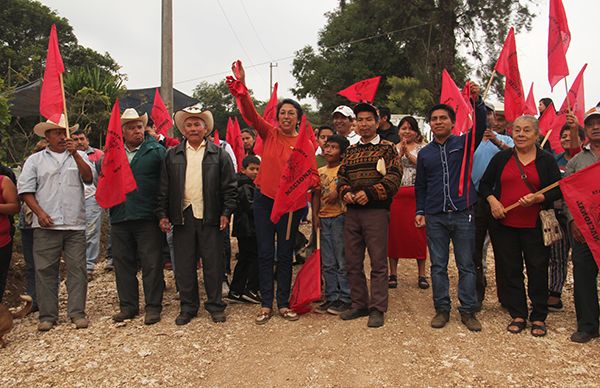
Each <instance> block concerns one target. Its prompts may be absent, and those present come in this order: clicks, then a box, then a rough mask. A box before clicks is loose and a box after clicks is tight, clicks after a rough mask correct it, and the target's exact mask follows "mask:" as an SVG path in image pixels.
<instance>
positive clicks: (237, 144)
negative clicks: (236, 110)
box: [225, 117, 246, 171]
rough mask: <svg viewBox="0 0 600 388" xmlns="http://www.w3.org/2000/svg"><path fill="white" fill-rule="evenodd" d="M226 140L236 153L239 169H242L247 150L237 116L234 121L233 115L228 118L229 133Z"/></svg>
mask: <svg viewBox="0 0 600 388" xmlns="http://www.w3.org/2000/svg"><path fill="white" fill-rule="evenodd" d="M225 141H227V143H229V145H230V146H231V149H232V150H233V153H234V154H235V160H236V161H237V169H238V171H241V170H242V161H243V160H244V156H245V155H246V152H245V151H244V142H243V141H242V130H241V129H240V124H239V122H238V119H237V117H236V118H235V119H234V120H233V121H232V120H231V117H230V118H229V119H228V120H227V133H226V134H225Z"/></svg>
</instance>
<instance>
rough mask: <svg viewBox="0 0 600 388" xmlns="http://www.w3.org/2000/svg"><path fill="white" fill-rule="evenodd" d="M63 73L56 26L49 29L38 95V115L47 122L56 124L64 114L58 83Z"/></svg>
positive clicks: (60, 88) (63, 68) (59, 84)
mask: <svg viewBox="0 0 600 388" xmlns="http://www.w3.org/2000/svg"><path fill="white" fill-rule="evenodd" d="M64 72H65V65H64V64H63V60H62V57H61V56H60V49H59V48H58V36H57V34H56V25H54V24H53V25H52V28H51V29H50V39H49V40H48V53H47V54H46V69H45V70H44V81H43V82H42V91H41V94H40V114H41V115H42V116H44V117H45V118H46V119H48V120H52V121H54V122H55V123H58V121H59V120H60V115H61V114H62V113H64V112H63V111H64V106H65V105H64V104H65V103H64V100H63V93H62V87H61V82H60V77H61V74H62V73H64Z"/></svg>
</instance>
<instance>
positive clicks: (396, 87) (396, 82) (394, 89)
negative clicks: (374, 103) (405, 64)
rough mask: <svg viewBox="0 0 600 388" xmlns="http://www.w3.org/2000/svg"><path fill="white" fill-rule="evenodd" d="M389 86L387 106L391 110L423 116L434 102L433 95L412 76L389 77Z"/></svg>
mask: <svg viewBox="0 0 600 388" xmlns="http://www.w3.org/2000/svg"><path fill="white" fill-rule="evenodd" d="M387 83H388V86H389V87H390V93H389V94H388V100H387V107H388V108H390V110H391V111H392V112H396V113H406V114H411V115H419V116H423V115H424V114H425V112H426V111H427V109H428V108H429V107H430V106H431V105H432V104H433V103H434V99H433V95H432V94H431V92H430V91H429V90H428V89H424V88H422V87H421V82H420V81H419V80H418V79H416V78H414V77H402V78H400V77H394V76H392V77H389V78H388V80H387Z"/></svg>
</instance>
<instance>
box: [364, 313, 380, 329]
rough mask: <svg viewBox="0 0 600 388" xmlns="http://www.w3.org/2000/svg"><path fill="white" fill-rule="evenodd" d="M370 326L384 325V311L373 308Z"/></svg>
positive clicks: (368, 323) (370, 314) (370, 315)
mask: <svg viewBox="0 0 600 388" xmlns="http://www.w3.org/2000/svg"><path fill="white" fill-rule="evenodd" d="M367 326H368V327H381V326H383V313H382V312H381V311H379V310H371V312H370V313H369V322H367Z"/></svg>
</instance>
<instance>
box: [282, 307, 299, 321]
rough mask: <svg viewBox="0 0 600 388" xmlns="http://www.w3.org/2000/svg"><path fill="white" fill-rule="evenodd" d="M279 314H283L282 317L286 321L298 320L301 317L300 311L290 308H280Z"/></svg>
mask: <svg viewBox="0 0 600 388" xmlns="http://www.w3.org/2000/svg"><path fill="white" fill-rule="evenodd" d="M279 315H281V317H282V318H283V319H285V320H286V321H297V320H298V319H300V317H299V316H298V313H296V312H295V311H294V310H291V309H288V308H283V309H280V310H279Z"/></svg>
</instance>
